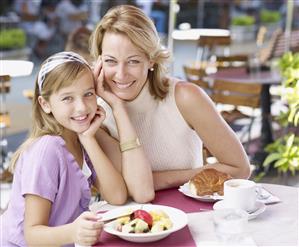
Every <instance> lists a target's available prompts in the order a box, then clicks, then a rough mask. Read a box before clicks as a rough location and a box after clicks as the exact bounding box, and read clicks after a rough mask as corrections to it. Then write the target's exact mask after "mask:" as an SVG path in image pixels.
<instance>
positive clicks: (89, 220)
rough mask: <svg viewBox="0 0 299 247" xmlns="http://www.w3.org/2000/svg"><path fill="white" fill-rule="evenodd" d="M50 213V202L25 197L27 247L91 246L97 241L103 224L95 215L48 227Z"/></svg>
mask: <svg viewBox="0 0 299 247" xmlns="http://www.w3.org/2000/svg"><path fill="white" fill-rule="evenodd" d="M50 213H51V201H49V200H47V199H44V198H42V197H39V196H37V195H32V194H26V195H25V221H24V234H25V240H26V243H27V245H28V246H61V245H65V244H70V243H78V244H81V245H92V244H95V243H96V242H97V241H98V239H99V236H100V233H101V231H102V225H103V224H102V223H101V222H98V221H97V218H96V215H95V214H93V213H91V212H84V213H83V214H81V215H80V216H79V217H78V218H77V219H76V220H75V221H74V222H72V223H70V224H65V225H61V226H56V227H49V226H48V223H49V222H48V221H49V217H50Z"/></svg>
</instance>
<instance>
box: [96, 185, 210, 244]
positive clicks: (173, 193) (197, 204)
mask: <svg viewBox="0 0 299 247" xmlns="http://www.w3.org/2000/svg"><path fill="white" fill-rule="evenodd" d="M152 203H153V204H159V205H164V206H170V207H175V208H178V209H181V210H182V211H184V212H185V213H192V212H200V211H201V210H208V209H212V206H213V203H208V202H201V201H197V200H194V199H192V198H189V197H187V196H185V195H183V194H182V193H181V192H179V191H178V190H177V189H167V190H162V191H158V192H157V193H156V197H155V199H154V201H152ZM96 246H109V247H110V246H113V247H114V246H153V247H155V246H183V247H194V246H196V245H195V242H194V240H193V238H192V236H191V233H190V230H189V228H188V226H185V227H184V228H183V229H181V230H179V231H177V232H175V233H172V234H170V235H169V236H168V237H166V238H164V239H162V240H159V241H157V242H150V243H132V242H128V241H125V240H122V239H120V238H118V237H116V236H113V235H110V234H108V233H106V232H104V231H103V233H102V236H101V243H99V244H98V245H96Z"/></svg>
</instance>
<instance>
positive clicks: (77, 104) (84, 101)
mask: <svg viewBox="0 0 299 247" xmlns="http://www.w3.org/2000/svg"><path fill="white" fill-rule="evenodd" d="M39 101H40V103H41V105H42V107H43V109H44V111H45V112H46V113H50V112H51V113H52V114H53V116H54V118H55V119H56V121H57V122H58V123H60V124H61V125H62V126H63V127H64V128H66V129H68V130H70V131H73V132H76V133H82V132H84V131H86V130H87V129H88V128H89V126H90V123H91V121H92V119H93V118H94V116H95V114H96V110H97V102H96V94H95V88H94V80H93V77H92V73H91V72H90V71H84V72H83V73H82V75H81V76H79V77H78V78H77V79H75V80H74V82H73V83H72V85H70V86H67V87H63V88H61V89H60V90H58V92H55V93H53V94H52V95H51V96H50V98H49V102H46V101H45V100H43V98H42V97H40V98H39Z"/></svg>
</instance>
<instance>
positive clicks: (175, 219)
mask: <svg viewBox="0 0 299 247" xmlns="http://www.w3.org/2000/svg"><path fill="white" fill-rule="evenodd" d="M129 209H132V210H137V209H140V206H133V207H132V206H126V207H120V208H116V209H112V210H110V211H109V212H107V214H109V216H111V215H112V214H115V215H119V214H121V213H123V212H126V211H127V210H129ZM142 209H143V210H146V211H151V210H162V211H164V212H165V213H166V214H167V215H168V216H169V218H170V220H171V221H172V223H173V226H172V227H171V228H170V229H168V230H166V231H163V232H157V233H150V232H148V233H123V232H120V231H117V230H116V229H115V225H116V222H115V221H113V222H111V223H108V224H106V225H105V226H104V231H105V232H108V233H110V234H113V235H116V236H118V237H120V238H122V239H124V240H127V241H130V242H137V243H145V242H153V241H157V240H160V239H162V238H165V237H167V236H168V235H169V234H171V233H173V232H176V231H178V230H180V229H182V228H183V227H184V226H185V225H187V223H188V219H187V215H186V213H184V212H183V211H181V210H179V209H177V208H172V207H167V206H162V205H143V206H142ZM102 216H103V218H106V217H105V214H103V215H102Z"/></svg>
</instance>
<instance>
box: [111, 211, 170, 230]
mask: <svg viewBox="0 0 299 247" xmlns="http://www.w3.org/2000/svg"><path fill="white" fill-rule="evenodd" d="M172 225H173V224H172V222H171V220H170V218H169V216H168V215H167V214H166V213H165V212H163V211H162V210H153V211H149V212H147V211H145V210H142V209H138V210H135V211H133V213H131V214H130V215H129V216H125V217H120V218H118V219H117V220H116V229H117V230H118V231H120V232H124V233H149V232H151V233H156V232H162V231H165V230H168V229H170V228H171V227H172Z"/></svg>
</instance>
